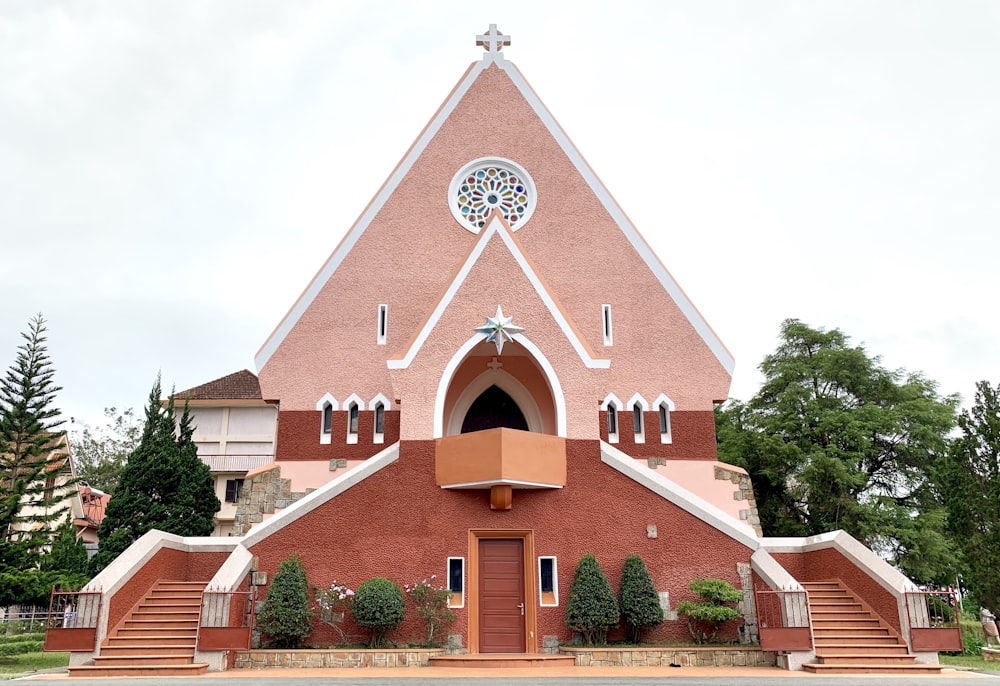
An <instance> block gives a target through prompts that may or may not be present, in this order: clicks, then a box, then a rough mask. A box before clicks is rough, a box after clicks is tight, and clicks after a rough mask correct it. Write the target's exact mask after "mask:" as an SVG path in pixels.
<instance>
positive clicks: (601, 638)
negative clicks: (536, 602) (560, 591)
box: [566, 553, 620, 646]
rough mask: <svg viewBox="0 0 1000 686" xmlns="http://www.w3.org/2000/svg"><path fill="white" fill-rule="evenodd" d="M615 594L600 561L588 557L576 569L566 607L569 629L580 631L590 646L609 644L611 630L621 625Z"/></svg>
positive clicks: (588, 554)
mask: <svg viewBox="0 0 1000 686" xmlns="http://www.w3.org/2000/svg"><path fill="white" fill-rule="evenodd" d="M619 618H620V614H619V612H618V601H617V600H616V599H615V592H614V591H612V590H611V584H609V583H608V577H606V576H605V575H604V570H602V569H601V565H600V564H598V562H597V558H596V557H594V556H593V555H592V554H590V553H587V554H586V555H584V556H583V558H582V559H581V560H580V563H579V564H578V565H577V566H576V572H575V573H574V574H573V585H572V586H571V587H570V591H569V604H568V605H567V607H566V626H568V627H569V628H570V629H572V630H573V631H579V632H580V635H581V636H582V637H583V642H584V643H585V644H586V645H588V646H593V645H604V644H605V643H607V635H608V629H611V628H612V627H614V626H617V625H618V620H619Z"/></svg>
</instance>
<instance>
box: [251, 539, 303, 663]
mask: <svg viewBox="0 0 1000 686" xmlns="http://www.w3.org/2000/svg"><path fill="white" fill-rule="evenodd" d="M311 620H312V609H311V608H310V606H309V584H308V582H307V581H306V571H305V569H303V568H302V561H301V560H300V559H299V557H298V555H292V556H291V557H289V558H288V559H287V560H285V561H284V562H282V563H281V564H280V565H279V566H278V572H277V573H276V574H275V575H274V579H273V580H272V581H271V585H270V586H269V587H268V589H267V595H266V596H264V607H263V608H262V609H261V611H260V614H259V615H257V626H258V628H260V630H261V631H262V632H263V633H265V634H267V635H268V636H270V637H271V644H270V645H271V646H273V647H275V648H298V647H299V646H301V645H302V642H303V641H304V640H305V638H306V636H308V635H309V634H310V633H311V632H312V621H311Z"/></svg>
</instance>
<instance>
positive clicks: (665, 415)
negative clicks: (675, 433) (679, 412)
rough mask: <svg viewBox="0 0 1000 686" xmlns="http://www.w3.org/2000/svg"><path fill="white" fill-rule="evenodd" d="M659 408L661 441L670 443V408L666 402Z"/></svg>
mask: <svg viewBox="0 0 1000 686" xmlns="http://www.w3.org/2000/svg"><path fill="white" fill-rule="evenodd" d="M657 409H658V410H659V412H660V442H661V443H670V442H671V437H670V408H669V407H667V404H666V403H660V406H659V407H658V408H657Z"/></svg>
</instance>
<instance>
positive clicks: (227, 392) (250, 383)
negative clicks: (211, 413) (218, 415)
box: [174, 369, 263, 400]
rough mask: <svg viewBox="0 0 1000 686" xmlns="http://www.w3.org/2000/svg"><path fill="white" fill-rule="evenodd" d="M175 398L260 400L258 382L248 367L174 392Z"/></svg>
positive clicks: (261, 397)
mask: <svg viewBox="0 0 1000 686" xmlns="http://www.w3.org/2000/svg"><path fill="white" fill-rule="evenodd" d="M174 398H175V399H177V400H185V399H187V400H262V399H263V396H262V395H261V393H260V382H259V381H258V380H257V375H256V374H254V373H253V372H251V371H250V370H249V369H244V370H242V371H239V372H236V373H235V374H230V375H229V376H224V377H222V378H221V379H216V380H215V381H209V382H208V383H203V384H202V385H200V386H195V387H194V388H189V389H187V390H186V391H180V392H179V393H175V394H174Z"/></svg>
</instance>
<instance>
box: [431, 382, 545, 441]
mask: <svg viewBox="0 0 1000 686" xmlns="http://www.w3.org/2000/svg"><path fill="white" fill-rule="evenodd" d="M490 386H496V387H497V388H499V389H500V390H502V391H503V392H504V393H506V394H507V395H509V396H510V397H511V399H512V400H513V401H514V402H515V403H517V407H518V409H519V410H521V414H523V415H524V420H525V421H526V422H527V423H528V431H534V432H535V433H543V432H544V431H545V424H544V422H543V421H542V412H541V410H540V409H539V408H538V403H536V402H535V399H534V397H533V396H532V395H531V392H530V391H528V389H527V388H525V387H524V384H522V383H521V382H520V381H518V380H517V379H516V378H514V376H512V375H511V374H508V373H507V372H505V371H503V370H502V369H498V370H496V371H493V370H492V369H487V370H486V371H484V372H483V373H482V374H480V375H479V376H477V377H476V378H475V379H473V380H472V382H471V383H470V384H469V385H468V386H466V387H465V390H464V391H462V394H461V395H460V396H458V399H457V400H456V401H455V406H454V407H453V408H452V410H451V417H450V418H449V419H448V424H447V426H448V431H447V433H446V434H445V435H446V436H454V435H456V434H460V433H462V424H463V423H464V422H465V415H466V414H468V412H469V408H470V407H472V403H474V402H475V401H476V398H478V397H479V396H480V395H482V393H483V391H485V390H486V389H487V388H489V387H490Z"/></svg>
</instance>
